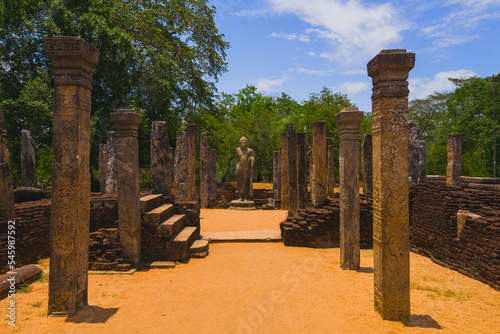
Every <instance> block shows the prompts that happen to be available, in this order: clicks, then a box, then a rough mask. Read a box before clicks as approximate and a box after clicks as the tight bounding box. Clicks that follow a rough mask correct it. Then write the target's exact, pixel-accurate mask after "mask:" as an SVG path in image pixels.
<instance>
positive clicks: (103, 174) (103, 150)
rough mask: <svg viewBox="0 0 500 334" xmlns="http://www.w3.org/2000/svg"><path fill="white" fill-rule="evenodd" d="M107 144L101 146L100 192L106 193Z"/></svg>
mask: <svg viewBox="0 0 500 334" xmlns="http://www.w3.org/2000/svg"><path fill="white" fill-rule="evenodd" d="M107 162H108V158H107V156H106V144H99V190H100V191H101V192H102V193H104V192H106V174H107V168H106V167H107Z"/></svg>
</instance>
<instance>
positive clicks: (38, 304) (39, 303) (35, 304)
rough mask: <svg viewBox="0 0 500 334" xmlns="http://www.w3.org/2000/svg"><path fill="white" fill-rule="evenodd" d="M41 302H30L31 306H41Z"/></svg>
mask: <svg viewBox="0 0 500 334" xmlns="http://www.w3.org/2000/svg"><path fill="white" fill-rule="evenodd" d="M42 304H43V302H36V303H33V304H31V306H33V307H40V306H42Z"/></svg>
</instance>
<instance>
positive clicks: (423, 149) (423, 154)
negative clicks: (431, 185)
mask: <svg viewBox="0 0 500 334" xmlns="http://www.w3.org/2000/svg"><path fill="white" fill-rule="evenodd" d="M418 155H419V163H418V183H425V182H427V146H426V145H425V141H423V140H421V141H420V142H419V146H418Z"/></svg>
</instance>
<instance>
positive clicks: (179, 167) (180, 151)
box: [174, 131, 188, 202]
mask: <svg viewBox="0 0 500 334" xmlns="http://www.w3.org/2000/svg"><path fill="white" fill-rule="evenodd" d="M176 142H177V146H176V148H175V167H174V183H175V201H176V202H185V201H187V187H188V184H187V182H188V167H187V132H186V131H178V132H177V140H176Z"/></svg>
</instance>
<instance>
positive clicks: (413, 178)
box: [408, 123, 420, 186]
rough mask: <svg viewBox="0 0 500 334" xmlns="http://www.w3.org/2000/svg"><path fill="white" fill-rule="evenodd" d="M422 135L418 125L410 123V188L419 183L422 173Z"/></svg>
mask: <svg viewBox="0 0 500 334" xmlns="http://www.w3.org/2000/svg"><path fill="white" fill-rule="evenodd" d="M419 151H420V135H419V133H418V125H417V123H408V182H409V185H410V186H413V185H415V184H417V183H418V175H419V171H420V169H419V168H420V152H419Z"/></svg>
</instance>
